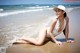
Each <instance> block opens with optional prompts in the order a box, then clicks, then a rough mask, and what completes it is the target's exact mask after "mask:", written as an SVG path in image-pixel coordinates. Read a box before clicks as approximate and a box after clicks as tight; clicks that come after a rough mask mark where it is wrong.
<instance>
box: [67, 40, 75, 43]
mask: <svg viewBox="0 0 80 53" xmlns="http://www.w3.org/2000/svg"><path fill="white" fill-rule="evenodd" d="M67 42H68V43H74V42H75V41H74V40H67Z"/></svg>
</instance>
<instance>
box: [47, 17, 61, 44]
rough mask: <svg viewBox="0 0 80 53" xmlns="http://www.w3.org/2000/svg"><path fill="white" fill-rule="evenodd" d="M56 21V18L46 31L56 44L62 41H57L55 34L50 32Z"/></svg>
mask: <svg viewBox="0 0 80 53" xmlns="http://www.w3.org/2000/svg"><path fill="white" fill-rule="evenodd" d="M56 22H57V18H56V19H55V20H53V22H52V24H51V26H50V28H49V29H48V31H47V32H48V34H49V36H50V37H51V39H52V41H54V42H55V43H56V44H57V45H61V44H62V42H60V41H57V40H56V38H55V36H54V35H53V34H52V31H53V30H54V27H55V24H56Z"/></svg>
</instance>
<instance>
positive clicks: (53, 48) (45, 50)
mask: <svg viewBox="0 0 80 53" xmlns="http://www.w3.org/2000/svg"><path fill="white" fill-rule="evenodd" d="M68 16H69V18H70V24H69V26H70V33H69V37H70V39H74V40H75V43H66V42H64V35H63V34H60V35H61V36H60V35H59V36H58V37H57V38H58V40H60V41H62V42H63V45H61V46H58V45H56V44H55V43H53V42H51V41H49V42H46V43H45V44H44V45H42V46H35V45H31V44H13V46H11V47H9V48H8V49H7V50H6V53H80V30H79V29H80V8H77V9H74V10H73V11H71V12H70V13H69V14H68ZM59 38H60V39H59Z"/></svg>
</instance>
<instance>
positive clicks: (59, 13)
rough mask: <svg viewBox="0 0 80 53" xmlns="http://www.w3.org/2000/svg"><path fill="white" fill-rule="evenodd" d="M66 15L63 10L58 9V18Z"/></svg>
mask: <svg viewBox="0 0 80 53" xmlns="http://www.w3.org/2000/svg"><path fill="white" fill-rule="evenodd" d="M63 15H64V11H62V10H60V9H57V10H56V16H57V17H61V16H63Z"/></svg>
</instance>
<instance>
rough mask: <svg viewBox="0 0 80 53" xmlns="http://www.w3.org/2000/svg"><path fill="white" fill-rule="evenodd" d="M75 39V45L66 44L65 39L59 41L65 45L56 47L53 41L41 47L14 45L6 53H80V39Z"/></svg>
mask: <svg viewBox="0 0 80 53" xmlns="http://www.w3.org/2000/svg"><path fill="white" fill-rule="evenodd" d="M73 38H74V39H75V43H67V42H64V39H59V40H61V41H62V42H63V45H56V44H55V43H53V42H51V41H48V42H46V43H45V44H43V45H41V46H35V45H32V44H13V46H11V47H9V48H8V49H7V50H6V53H80V42H79V40H80V39H79V38H78V37H77V38H75V37H73ZM73 38H72V39H73Z"/></svg>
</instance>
